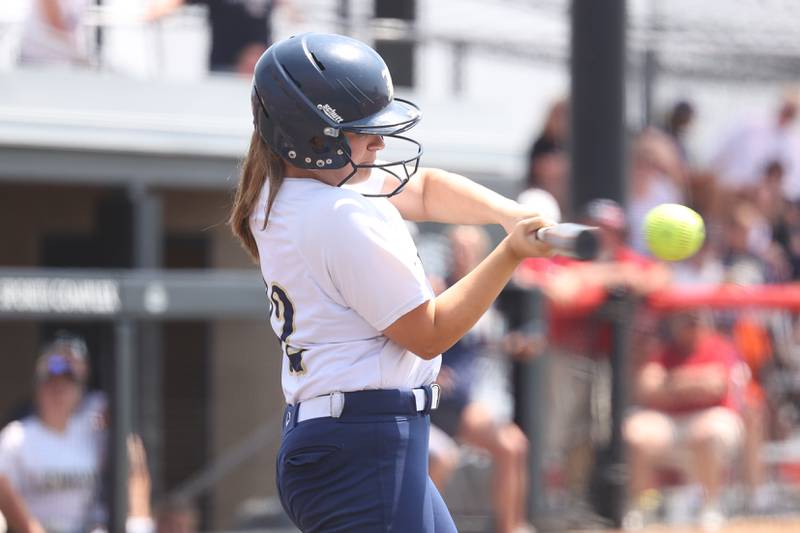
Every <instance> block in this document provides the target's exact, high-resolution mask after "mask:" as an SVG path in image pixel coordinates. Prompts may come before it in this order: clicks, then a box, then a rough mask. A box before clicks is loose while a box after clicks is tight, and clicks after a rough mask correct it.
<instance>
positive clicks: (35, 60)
mask: <svg viewBox="0 0 800 533" xmlns="http://www.w3.org/2000/svg"><path fill="white" fill-rule="evenodd" d="M89 4H90V0H32V2H31V6H30V11H29V12H28V16H27V17H26V20H25V25H24V28H23V31H22V39H21V42H20V51H19V61H20V63H24V64H55V63H58V64H73V65H79V64H85V63H87V55H86V54H87V51H86V42H87V38H86V34H85V31H84V28H83V26H82V25H81V21H82V19H83V16H84V13H85V12H86V8H87V6H88V5H89Z"/></svg>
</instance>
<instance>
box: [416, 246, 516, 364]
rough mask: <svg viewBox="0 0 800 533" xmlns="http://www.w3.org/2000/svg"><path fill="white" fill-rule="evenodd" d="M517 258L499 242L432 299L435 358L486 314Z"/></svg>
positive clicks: (431, 334) (432, 351) (429, 352)
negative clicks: (491, 250)
mask: <svg viewBox="0 0 800 533" xmlns="http://www.w3.org/2000/svg"><path fill="white" fill-rule="evenodd" d="M519 262H520V259H519V258H518V257H516V256H515V255H514V254H513V253H512V252H511V250H510V249H509V247H508V245H507V242H506V241H503V242H501V243H500V245H498V247H497V248H495V250H494V251H493V252H492V253H491V254H489V256H488V257H487V258H486V259H484V260H483V261H482V262H481V263H480V264H479V265H478V266H477V267H476V268H475V269H474V270H473V271H472V272H470V273H469V274H467V275H466V276H464V277H463V278H461V279H460V280H459V281H458V282H456V283H455V284H454V285H453V286H451V287H450V288H448V289H447V290H445V291H444V292H443V293H442V294H440V295H439V296H437V297H436V300H435V302H434V304H435V310H434V317H433V322H432V328H431V330H430V332H429V339H430V344H429V346H428V348H427V349H426V350H425V351H426V354H418V355H423V357H424V356H425V355H427V356H429V357H435V356H436V355H438V354H440V353H442V352H444V351H446V350H447V349H448V348H450V347H451V346H453V345H454V344H455V343H456V342H457V341H458V340H459V339H460V338H461V337H463V336H464V335H465V334H466V333H467V332H468V331H469V330H470V329H472V327H473V326H474V325H475V324H476V323H477V322H478V320H479V319H480V318H481V317H482V316H483V315H484V313H486V311H487V310H488V309H489V307H490V306H491V305H492V303H493V302H494V301H495V300H496V299H497V297H498V295H499V294H500V291H502V290H503V287H505V285H506V284H507V283H508V280H509V279H510V278H511V274H512V273H513V272H514V269H515V268H516V267H517V266H518V265H519Z"/></svg>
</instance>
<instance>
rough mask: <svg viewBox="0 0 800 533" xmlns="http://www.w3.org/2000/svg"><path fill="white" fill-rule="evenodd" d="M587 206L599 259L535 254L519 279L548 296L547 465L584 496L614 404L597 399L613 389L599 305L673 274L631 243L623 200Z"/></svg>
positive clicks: (606, 326)
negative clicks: (596, 230)
mask: <svg viewBox="0 0 800 533" xmlns="http://www.w3.org/2000/svg"><path fill="white" fill-rule="evenodd" d="M584 211H585V214H584V217H583V218H582V222H584V223H586V224H591V225H595V226H598V227H599V228H600V236H601V245H602V246H601V249H602V252H601V254H600V256H599V257H598V258H597V260H596V261H593V262H580V261H576V260H573V259H570V258H567V257H560V256H557V257H554V258H551V259H544V258H536V259H532V260H530V259H529V260H525V261H524V262H523V264H522V266H521V267H520V270H519V272H518V274H517V276H516V279H515V281H516V282H517V283H518V284H519V285H521V286H523V287H524V286H537V287H539V288H540V289H541V290H542V291H543V293H544V294H545V296H547V298H548V302H549V308H548V311H547V313H548V321H549V331H548V335H547V338H548V343H549V346H548V354H549V355H550V356H551V359H550V364H549V365H548V367H549V369H548V372H549V375H548V379H547V382H548V384H549V387H550V391H549V392H548V421H547V435H548V437H547V439H548V442H547V443H546V451H545V461H546V468H548V470H549V471H550V473H551V474H553V475H554V476H555V477H557V478H561V477H562V476H563V478H564V479H566V481H565V483H566V487H565V488H566V489H567V490H568V494H569V495H570V496H572V497H576V498H578V499H580V498H581V497H582V496H581V495H582V494H583V493H584V492H585V489H586V481H587V479H586V475H587V473H588V472H589V471H590V468H589V465H590V463H591V460H592V459H591V457H592V448H593V446H594V445H596V444H598V443H599V442H602V441H603V440H604V439H605V438H607V437H608V428H609V427H610V421H609V420H607V419H603V417H602V416H600V414H601V413H605V415H603V416H606V417H607V414H608V412H609V410H608V407H607V406H603V405H598V404H597V402H596V401H594V400H596V399H597V398H599V397H600V396H602V395H598V394H597V393H598V392H601V391H606V390H608V386H609V385H608V383H609V379H610V374H609V371H608V361H607V360H608V354H609V352H610V350H611V342H612V329H611V324H610V323H609V321H608V320H607V319H603V318H601V317H599V316H598V314H597V313H596V311H597V310H598V308H599V307H600V306H601V305H602V304H603V303H604V301H605V300H606V298H607V296H608V293H609V291H611V290H625V291H629V292H631V293H633V294H639V295H645V294H648V293H650V292H652V291H654V290H657V289H660V288H663V287H665V286H666V284H667V283H668V282H669V280H670V273H669V270H668V269H667V268H666V267H665V266H664V265H663V264H661V263H657V262H654V261H652V260H650V259H648V258H646V257H644V256H641V255H639V254H637V253H636V252H634V251H633V250H631V249H630V248H629V247H628V246H627V245H626V244H625V237H626V220H625V212H624V211H623V210H622V208H621V207H620V206H619V205H618V204H617V203H616V202H614V201H612V200H603V199H600V200H593V201H592V202H590V203H589V204H588V205H587V207H586V208H585V210H584ZM595 407H600V409H594V408H595ZM593 411H594V412H595V413H598V416H596V417H593V416H592V413H593Z"/></svg>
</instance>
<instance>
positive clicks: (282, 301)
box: [269, 283, 306, 376]
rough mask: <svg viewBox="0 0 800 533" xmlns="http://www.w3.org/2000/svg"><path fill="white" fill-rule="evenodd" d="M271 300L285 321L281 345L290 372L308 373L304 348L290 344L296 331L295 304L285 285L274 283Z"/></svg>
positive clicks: (275, 311)
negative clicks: (304, 363) (304, 358)
mask: <svg viewBox="0 0 800 533" xmlns="http://www.w3.org/2000/svg"><path fill="white" fill-rule="evenodd" d="M269 300H270V302H271V304H272V312H273V313H275V318H276V319H277V320H280V321H281V322H283V327H282V328H281V335H280V339H281V346H282V347H283V353H285V354H286V357H288V358H289V374H291V375H293V376H300V375H302V374H305V373H306V367H305V365H303V352H305V350H304V349H302V348H295V347H294V346H292V345H291V344H289V337H291V335H292V333H294V305H292V301H291V300H290V299H289V295H288V294H286V291H285V290H283V287H281V286H280V285H277V284H275V283H273V284H272V285H271V286H270V288H269Z"/></svg>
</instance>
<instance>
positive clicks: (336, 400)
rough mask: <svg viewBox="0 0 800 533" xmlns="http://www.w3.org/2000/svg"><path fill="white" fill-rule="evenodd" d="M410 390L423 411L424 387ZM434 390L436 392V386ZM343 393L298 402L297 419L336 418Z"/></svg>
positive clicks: (342, 400) (436, 400)
mask: <svg viewBox="0 0 800 533" xmlns="http://www.w3.org/2000/svg"><path fill="white" fill-rule="evenodd" d="M411 392H413V393H414V401H415V402H416V408H417V411H423V410H424V409H425V389H412V390H411ZM436 392H437V393H438V387H437V391H436ZM344 395H345V393H343V392H332V393H330V394H326V395H325V396H317V397H316V398H311V399H310V400H306V401H304V402H300V406H299V407H298V409H299V412H298V413H297V421H298V422H302V421H304V420H311V419H312V418H322V417H326V416H329V417H334V418H338V417H339V416H341V414H342V410H343V409H344ZM438 400H439V399H438V398H436V399H435V403H434V408H436V407H437V406H438V403H439V401H438Z"/></svg>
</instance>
